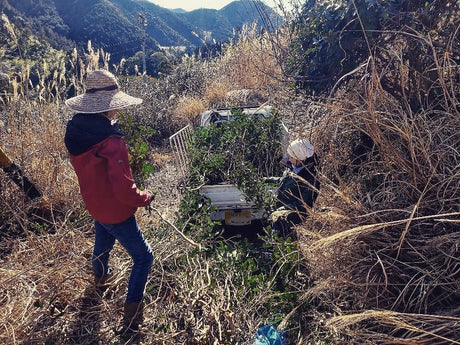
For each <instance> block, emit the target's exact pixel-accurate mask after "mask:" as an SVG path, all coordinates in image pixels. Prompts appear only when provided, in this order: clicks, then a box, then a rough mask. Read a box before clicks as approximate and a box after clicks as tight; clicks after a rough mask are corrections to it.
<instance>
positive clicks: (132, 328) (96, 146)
mask: <svg viewBox="0 0 460 345" xmlns="http://www.w3.org/2000/svg"><path fill="white" fill-rule="evenodd" d="M140 103H142V99H140V98H136V97H132V96H129V95H127V94H126V93H124V92H123V91H121V90H120V88H119V85H118V82H117V79H116V78H115V76H114V75H113V74H112V73H110V72H108V71H106V70H96V71H93V72H90V73H88V75H87V78H86V92H85V93H84V94H81V95H78V96H76V97H72V98H69V99H67V100H66V102H65V104H66V105H67V107H69V108H70V109H71V110H73V111H74V112H76V113H77V114H75V115H74V116H73V117H72V119H71V120H70V121H69V122H68V123H67V128H66V133H65V139H64V141H65V145H66V147H67V150H68V151H69V154H70V161H71V163H72V165H73V167H74V170H75V172H76V174H77V177H78V183H79V185H80V193H81V195H82V197H83V201H84V202H85V206H86V208H87V210H88V212H89V213H90V214H91V216H92V217H93V218H94V226H95V242H94V250H93V257H92V266H93V272H94V276H95V283H96V287H97V288H98V291H100V292H104V290H105V288H106V287H107V285H108V283H109V278H110V277H111V269H110V268H109V264H108V263H109V254H110V251H111V250H112V248H113V245H114V243H115V240H118V241H119V242H120V243H121V245H122V246H123V247H124V248H125V249H126V250H127V251H128V253H129V254H130V256H131V257H132V259H133V266H132V269H131V274H130V277H129V282H128V292H127V296H126V300H125V305H124V317H123V325H122V330H121V332H123V333H133V332H134V333H136V332H137V331H138V329H139V325H140V324H141V322H142V315H143V301H142V300H143V296H144V290H145V285H146V282H147V276H148V273H149V271H150V268H151V265H152V262H153V253H152V250H151V248H150V246H149V244H148V243H147V242H146V240H145V238H144V236H143V234H142V232H141V230H140V229H139V226H138V224H137V222H136V219H135V216H134V214H135V212H136V210H137V208H138V207H143V206H148V205H149V204H150V203H151V201H152V200H153V198H154V194H152V193H149V192H145V191H141V190H139V189H138V188H137V186H136V183H135V182H134V180H133V177H132V172H131V169H130V165H129V158H128V150H127V147H126V143H125V141H124V139H123V134H122V133H120V132H119V130H118V129H117V126H116V124H114V123H113V122H114V119H115V118H116V116H117V114H118V112H119V111H120V109H123V108H125V107H128V106H131V105H138V104H140Z"/></svg>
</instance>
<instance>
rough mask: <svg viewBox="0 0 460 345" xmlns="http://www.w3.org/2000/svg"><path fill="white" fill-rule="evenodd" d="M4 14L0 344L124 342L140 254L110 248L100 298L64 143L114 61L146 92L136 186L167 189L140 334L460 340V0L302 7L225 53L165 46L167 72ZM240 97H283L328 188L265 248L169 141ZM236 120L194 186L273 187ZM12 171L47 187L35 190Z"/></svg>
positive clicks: (247, 34)
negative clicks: (210, 175) (187, 179)
mask: <svg viewBox="0 0 460 345" xmlns="http://www.w3.org/2000/svg"><path fill="white" fill-rule="evenodd" d="M2 1H3V2H2V4H4V5H5V4H7V2H6V1H5V0H2ZM20 3H21V4H22V3H23V2H22V1H19V2H16V4H20ZM44 3H45V2H43V1H42V2H38V3H36V2H30V4H36V6H39V5H40V4H44ZM56 3H57V2H56ZM103 3H108V2H106V1H99V2H95V1H93V2H91V4H92V5H88V6H96V7H94V9H99V10H100V9H101V8H103V7H97V6H102V5H101V4H103ZM129 3H130V2H124V1H121V0H120V1H118V0H117V1H111V2H110V5H111V6H116V7H117V8H118V9H120V8H121V7H122V4H123V6H127V4H129ZM133 3H134V2H133ZM136 3H137V4H138V2H136ZM24 4H25V2H24ZM63 4H64V3H62V4H61V5H62V6H64V5H63ZM71 4H74V2H68V3H67V2H66V3H65V6H70V5H71ZM34 6H35V5H34ZM57 7H58V6H56V7H55V9H56V11H57ZM11 11H13V12H14V11H20V8H16V9H14V10H12V9H10V12H8V11H4V13H3V14H2V17H1V19H2V26H1V30H0V37H1V40H0V42H1V43H0V55H1V56H2V59H1V62H0V68H1V72H2V74H1V80H0V92H1V93H0V148H1V149H2V150H3V152H4V153H5V154H6V156H7V157H8V158H9V159H4V158H3V159H0V164H1V167H2V169H1V170H0V290H1V292H2V293H1V294H0V324H1V325H2V327H3V328H2V332H0V342H1V343H5V344H124V343H126V342H127V340H126V339H123V338H121V337H120V336H119V335H117V333H116V329H117V327H118V325H119V324H120V321H121V318H122V311H121V310H122V306H123V303H124V297H125V294H126V288H127V284H128V281H127V279H128V276H129V269H130V266H131V263H130V258H129V256H128V254H127V253H126V251H124V249H123V248H122V247H121V246H119V245H118V244H117V245H116V246H115V248H114V251H113V254H112V256H111V265H112V266H113V267H114V269H115V271H114V272H115V273H114V277H115V282H114V284H113V285H111V287H110V288H109V289H108V290H107V291H106V292H105V293H103V294H100V293H99V294H98V293H97V291H96V289H95V286H94V279H93V276H92V268H91V255H92V246H93V237H94V229H93V220H92V218H91V217H90V216H89V215H88V213H87V211H86V210H85V207H84V205H83V202H82V199H81V197H80V193H79V188H78V181H77V178H76V176H75V173H74V172H73V169H72V166H71V164H70V161H69V156H68V152H67V150H66V148H65V146H64V143H63V137H64V132H65V126H66V123H67V121H68V120H69V119H70V118H71V117H72V115H73V114H72V113H71V112H70V111H69V110H68V109H67V108H66V107H65V106H64V104H63V101H64V100H65V99H66V98H68V97H71V96H74V95H76V94H81V93H82V92H84V80H85V77H86V74H87V72H88V71H92V70H95V69H97V68H106V69H110V70H111V71H112V72H113V73H114V74H116V75H117V76H118V78H119V80H120V86H121V88H122V89H123V90H124V91H126V92H127V93H129V94H130V95H133V96H136V97H140V98H142V99H143V103H142V105H140V106H138V107H133V108H127V109H126V110H124V111H123V113H122V116H121V118H120V126H121V129H122V131H123V132H124V133H125V140H126V142H127V143H128V145H129V147H130V150H129V154H130V158H131V161H132V163H133V164H132V165H131V168H132V169H133V173H134V175H135V178H136V181H137V183H138V185H139V186H141V187H142V188H145V189H148V190H155V191H156V192H157V196H156V198H155V200H154V202H153V204H152V209H151V210H147V209H139V210H138V211H137V213H136V217H137V219H138V221H139V224H140V227H141V229H142V231H143V232H144V234H145V237H146V239H147V241H148V242H149V243H150V245H151V247H152V250H153V252H154V255H155V259H154V263H153V266H152V270H151V272H150V275H149V279H148V282H147V288H146V293H145V303H146V306H145V313H144V319H145V320H144V324H143V326H142V327H141V331H142V336H141V337H140V338H138V339H136V340H133V341H131V343H138V344H187V345H191V344H237V343H238V344H246V343H249V344H252V343H253V341H254V339H255V336H256V333H257V331H258V330H260V329H261V327H262V326H264V325H272V326H273V327H274V329H276V330H277V331H278V332H279V334H283V335H284V341H285V343H286V344H289V345H290V344H299V345H300V344H302V345H304V344H316V345H320V344H321V345H323V344H331V345H332V344H334V345H338V344H356V345H358V344H359V345H361V344H401V345H402V344H422V345H424V344H426V345H428V344H430V345H431V344H446V345H447V344H460V334H459V331H458V329H459V327H458V325H459V322H460V318H459V315H460V304H459V302H458V301H459V300H460V296H459V291H460V279H459V278H460V276H459V257H460V255H459V254H460V253H459V248H460V246H459V243H460V236H459V235H460V232H459V222H460V206H459V205H460V203H459V200H460V189H459V186H460V164H459V159H460V156H459V152H460V131H459V126H458V123H459V118H460V116H459V115H460V114H459V110H460V107H459V95H460V83H459V81H460V71H459V63H460V40H459V33H460V26H459V25H460V24H459V23H460V21H459V13H460V4H459V3H458V1H455V0H446V1H437V0H432V1H425V0H424V1H420V0H402V1H373V0H336V1H328V0H316V1H310V0H309V1H306V2H303V3H302V6H301V7H300V8H299V9H298V11H297V12H295V13H291V14H290V16H289V18H286V19H289V21H287V22H286V24H285V25H284V26H281V27H279V28H278V29H277V30H275V31H270V30H261V28H260V27H259V26H256V25H246V26H243V27H242V29H241V30H239V33H238V36H237V37H236V38H235V39H234V40H232V41H230V42H226V43H222V45H221V51H220V53H219V54H217V56H214V57H212V58H204V56H205V55H201V56H197V55H192V54H190V55H182V56H180V57H179V58H175V59H172V58H171V59H169V56H167V55H166V57H168V59H166V60H165V59H164V58H165V56H159V55H156V56H155V58H156V60H155V61H156V63H157V65H155V66H156V68H158V69H157V71H160V70H161V73H157V74H156V75H155V77H152V76H147V77H146V78H143V77H142V76H141V75H134V73H127V71H128V70H127V68H128V67H129V66H128V65H129V63H130V61H129V59H127V60H126V61H123V60H121V61H113V60H112V59H111V56H110V54H108V53H107V52H106V51H105V50H104V49H99V48H96V47H95V46H94V45H92V44H89V45H88V44H87V43H85V46H84V47H85V48H84V49H83V50H74V51H71V52H70V53H68V52H66V51H64V50H60V49H57V48H55V47H54V45H52V44H51V43H49V42H47V41H46V40H44V39H42V37H50V40H51V38H52V37H54V38H55V39H62V37H67V36H65V35H62V36H61V32H62V33H65V32H70V27H68V28H67V27H66V25H67V24H66V21H64V20H63V19H59V20H55V21H53V22H52V23H53V25H54V27H56V28H60V29H59V30H58V29H56V31H53V32H54V34H55V35H54V36H53V35H48V34H47V33H48V31H47V30H44V31H43V32H42V33H41V34H43V36H40V33H38V32H37V31H33V30H32V29H30V28H28V27H27V26H26V25H23V24H21V23H20V21H18V18H16V21H14V20H12V19H11V18H10V15H11V13H13V12H11ZM120 11H121V10H120ZM15 13H19V12H15ZM49 13H51V14H52V15H53V16H54V13H55V12H54V10H52V11H51V12H49ZM94 13H96V12H93V14H94ZM111 13H112V14H113V13H116V11H113V12H111ZM199 13H200V12H196V13H194V15H196V14H199ZM51 14H50V15H51ZM176 15H177V13H176ZM37 18H38V17H37ZM56 18H57V17H56ZM60 18H62V17H60ZM87 18H88V19H89V18H90V17H87ZM176 18H177V17H176ZM37 20H38V19H37ZM69 20H70V19H69ZM72 20H74V21H75V20H76V18H74V17H72ZM197 20H198V19H197ZM206 22H208V20H206ZM113 23H114V25H115V24H116V25H119V24H120V23H122V22H121V21H117V20H115V19H114V18H113ZM127 25H128V24H127ZM121 26H122V25H120V27H121ZM127 27H130V26H129V25H128V26H127ZM135 27H136V25H134V24H132V28H133V30H138V29H134V28H135ZM133 32H134V31H133ZM85 39H90V40H91V41H93V39H92V37H91V35H89V36H87V37H86V36H85ZM62 42H64V43H65V42H68V43H69V44H70V45H72V44H73V42H72V41H71V40H68V41H67V38H66V39H65V40H63V41H62ZM125 64H126V65H125ZM160 64H161V68H160V67H159V66H160ZM134 65H135V64H134V63H133V64H132V66H131V67H132V68H133V70H134V69H135V67H134ZM138 67H139V66H138ZM138 67H137V68H138ZM246 104H259V105H262V104H269V105H272V106H273V109H274V113H273V118H274V119H275V120H276V121H275V120H274V121H273V123H275V124H277V123H279V121H283V122H284V123H285V124H286V126H287V127H288V129H289V132H290V139H296V138H299V137H300V138H306V139H308V140H310V141H311V142H312V143H313V145H314V148H315V151H316V153H317V154H318V157H319V162H320V163H319V166H318V177H319V180H320V183H321V185H320V189H319V196H318V199H317V200H316V203H315V204H314V206H313V207H312V208H308V215H307V216H305V217H303V218H302V222H301V224H299V225H298V226H296V227H294V228H293V236H291V237H283V236H280V234H279V233H277V232H276V231H273V229H272V228H271V226H270V224H264V226H263V228H262V230H261V232H260V233H259V234H260V237H259V238H258V240H257V241H255V242H250V241H245V240H242V239H240V238H228V237H226V236H223V235H222V224H217V223H215V222H213V221H212V220H211V218H210V214H211V212H212V208H211V207H210V205H209V203H208V202H207V201H206V200H204V199H202V198H199V197H197V194H196V193H194V192H196V190H194V188H191V189H190V190H186V189H185V188H184V183H183V182H184V181H183V180H181V175H180V173H179V171H180V169H179V168H180V167H179V166H178V165H177V162H176V161H175V159H174V156H173V154H172V151H171V148H170V146H169V144H168V138H169V136H170V135H171V134H173V133H175V132H176V131H177V130H179V129H181V128H182V127H183V126H185V125H192V126H194V127H195V128H196V127H197V125H198V124H199V116H200V114H201V112H203V111H204V110H206V109H211V108H222V107H234V106H241V105H246ZM236 125H238V126H240V127H241V126H243V127H244V128H246V129H248V130H247V132H245V133H244V135H240V136H237V137H235V135H234V133H235V132H232V131H233V130H234V127H230V126H229V127H228V129H229V131H228V132H225V131H224V129H223V128H218V130H217V129H216V130H215V131H214V132H213V131H209V132H206V131H202V132H201V133H200V134H201V135H202V137H199V136H197V137H198V138H201V140H203V141H206V140H209V141H210V140H211V139H212V140H215V139H219V140H220V141H219V145H217V144H215V145H213V147H209V150H206V149H204V150H203V151H200V153H199V155H200V156H202V157H203V159H201V160H198V161H197V162H198V163H196V164H195V165H196V166H194V168H197V169H194V170H192V171H195V172H196V173H195V175H194V176H193V178H194V179H195V180H194V181H195V182H196V184H197V185H199V184H200V183H203V182H204V181H205V178H206V173H207V172H208V171H212V169H213V168H216V167H218V166H219V164H221V163H222V161H225V163H226V164H228V166H230V167H232V168H231V169H229V168H228V167H226V168H225V170H226V171H218V172H217V173H222V175H223V176H228V175H230V173H232V174H233V175H232V177H233V178H234V179H235V180H236V181H237V182H238V183H242V184H244V185H245V188H247V189H249V190H250V189H251V188H253V189H256V188H258V186H260V183H261V177H260V176H258V174H256V173H254V171H253V170H251V169H250V168H251V165H250V164H245V161H244V160H242V158H241V157H243V156H244V155H243V154H240V153H241V152H243V153H247V152H252V151H251V150H253V149H254V148H255V146H257V145H255V144H254V141H253V139H254V138H252V137H251V134H254V133H253V132H255V133H258V134H257V136H259V137H260V138H258V141H257V142H258V143H261V147H262V149H263V148H264V147H265V146H264V144H267V141H270V140H271V139H269V138H270V137H269V136H265V135H264V134H259V133H260V131H262V130H263V129H264V128H265V127H263V126H259V127H258V128H257V131H255V130H254V131H250V130H249V128H253V127H251V126H254V123H250V122H244V121H242V122H240V123H237V124H236ZM267 128H270V127H269V126H267ZM239 130H240V131H241V128H240V129H239ZM213 133H214V136H218V138H214V137H213V138H210V137H209V136H211V135H213ZM216 133H217V134H216ZM215 142H217V141H213V143H215ZM245 145H247V146H245ZM257 149H261V148H260V147H257ZM219 150H220V151H219ZM261 152H262V151H261ZM233 157H235V159H234V160H232V158H233ZM256 162H257V160H256ZM258 162H260V160H258ZM13 163H14V164H15V165H13ZM254 165H255V164H254ZM15 166H16V167H20V169H21V171H22V172H23V175H24V176H26V177H27V178H28V179H29V180H30V181H31V182H32V183H34V185H35V186H36V187H37V188H38V190H39V192H40V193H41V194H42V196H43V197H35V196H33V198H32V199H31V198H30V197H27V195H26V194H25V193H24V190H23V188H21V183H15V182H14V181H13V180H14V176H13V178H12V175H11V171H12V168H13V167H15ZM229 170H231V171H229ZM18 184H19V185H18ZM29 196H30V195H29ZM249 231H251V229H249Z"/></svg>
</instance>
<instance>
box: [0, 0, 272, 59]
mask: <svg viewBox="0 0 460 345" xmlns="http://www.w3.org/2000/svg"><path fill="white" fill-rule="evenodd" d="M255 4H257V5H255ZM0 11H3V12H4V13H5V14H6V15H7V16H8V17H9V18H10V20H11V21H12V22H13V23H15V24H17V25H18V24H19V25H21V26H22V27H27V28H29V29H30V30H31V31H32V32H33V33H34V34H35V35H37V36H41V37H42V38H43V39H47V40H49V41H50V43H51V44H52V45H53V47H54V48H56V49H66V48H68V46H69V42H75V44H76V45H77V46H79V47H85V46H86V44H87V42H88V41H89V40H91V41H92V44H93V46H94V47H96V48H99V47H101V48H103V49H104V50H105V51H106V52H109V53H111V54H112V58H113V60H119V59H120V58H121V57H123V56H124V57H126V56H132V55H134V53H135V52H137V51H139V50H140V46H141V43H142V40H143V38H144V29H145V33H146V37H145V39H146V47H147V49H150V50H158V46H184V47H187V48H189V49H194V48H197V47H200V46H201V45H202V44H203V43H204V42H205V41H210V40H216V41H225V40H227V39H229V38H231V37H232V35H233V29H234V27H242V26H243V24H244V23H252V22H253V21H257V22H258V23H260V24H262V23H263V20H262V18H261V16H260V13H262V12H266V13H267V15H272V14H274V12H273V11H272V10H271V9H270V8H269V7H268V6H266V5H264V4H262V3H261V2H260V3H258V2H256V1H252V0H244V1H235V2H233V3H231V4H230V5H228V6H226V7H224V8H223V9H221V10H212V9H200V10H196V11H191V12H182V11H175V10H169V9H165V8H162V7H160V6H157V5H155V4H153V3H152V2H149V1H147V0H74V1H59V0H43V1H39V2H37V1H33V0H14V1H12V0H1V1H0ZM261 11H262V12H261ZM141 18H142V20H140V19H141ZM277 18H278V19H277V22H281V20H280V19H279V17H277ZM144 23H145V27H144Z"/></svg>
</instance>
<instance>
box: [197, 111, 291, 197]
mask: <svg viewBox="0 0 460 345" xmlns="http://www.w3.org/2000/svg"><path fill="white" fill-rule="evenodd" d="M233 114H234V118H233V120H231V121H228V122H223V123H221V124H219V125H216V124H211V125H209V126H207V127H200V128H198V129H197V130H196V131H195V132H194V133H193V135H192V141H191V142H192V144H191V145H190V148H189V157H190V167H191V168H190V170H189V172H188V181H189V184H190V185H191V186H192V187H197V186H199V185H200V184H202V183H203V182H204V183H206V184H218V183H221V182H229V183H233V184H235V185H237V186H238V187H239V188H240V190H241V191H242V192H243V193H245V194H246V196H247V197H248V198H249V199H250V200H252V201H254V202H255V203H256V204H257V205H258V206H262V205H267V203H269V201H268V200H267V198H268V197H269V196H268V192H267V189H266V184H265V183H264V181H263V177H269V176H278V175H280V174H281V173H282V169H281V167H280V165H279V164H278V162H279V159H280V158H281V157H282V149H281V141H282V127H281V126H282V124H281V120H280V118H279V117H278V116H277V115H276V114H271V115H270V116H269V117H262V116H250V115H246V114H243V113H242V112H241V111H240V110H238V109H235V110H234V111H233Z"/></svg>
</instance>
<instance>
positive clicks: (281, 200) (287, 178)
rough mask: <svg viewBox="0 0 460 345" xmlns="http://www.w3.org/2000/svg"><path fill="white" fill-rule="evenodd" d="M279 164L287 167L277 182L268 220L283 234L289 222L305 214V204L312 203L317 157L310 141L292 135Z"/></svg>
mask: <svg viewBox="0 0 460 345" xmlns="http://www.w3.org/2000/svg"><path fill="white" fill-rule="evenodd" d="M281 164H283V165H284V166H285V167H287V168H288V169H287V171H286V173H285V174H284V176H283V177H282V178H281V180H280V182H279V185H278V194H277V210H276V211H275V212H273V213H272V215H271V220H272V222H273V229H274V230H276V231H278V232H279V233H280V234H281V235H283V236H286V235H288V234H290V232H291V229H292V225H295V224H299V223H301V222H302V218H304V217H305V216H307V214H308V212H307V208H311V207H313V203H314V202H315V200H316V198H317V196H318V191H319V188H320V184H319V181H318V179H317V178H316V166H317V164H318V157H317V155H316V153H315V150H314V147H313V145H312V144H311V143H310V141H308V140H305V139H296V140H294V141H292V142H291V143H290V144H289V146H288V148H287V156H286V157H285V158H283V159H282V160H281Z"/></svg>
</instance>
